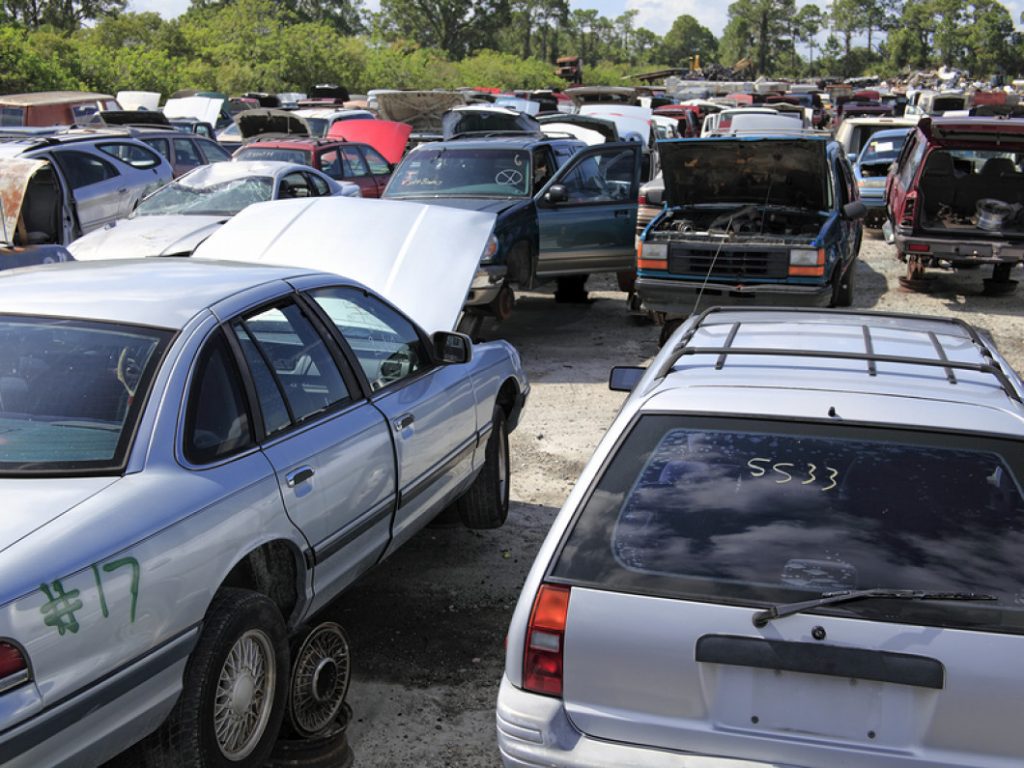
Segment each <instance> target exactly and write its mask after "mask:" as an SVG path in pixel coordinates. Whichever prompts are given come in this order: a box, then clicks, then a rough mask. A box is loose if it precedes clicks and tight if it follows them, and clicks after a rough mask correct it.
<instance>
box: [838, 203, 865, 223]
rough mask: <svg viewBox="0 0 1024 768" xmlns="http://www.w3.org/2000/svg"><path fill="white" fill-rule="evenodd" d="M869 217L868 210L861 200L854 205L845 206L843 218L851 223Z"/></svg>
mask: <svg viewBox="0 0 1024 768" xmlns="http://www.w3.org/2000/svg"><path fill="white" fill-rule="evenodd" d="M867 215H868V209H867V207H866V206H865V205H864V203H862V202H861V201H860V200H854V201H853V202H852V203H847V204H846V205H844V206H843V216H844V217H845V218H847V219H849V220H850V221H856V220H857V219H863V218H864V217H865V216H867Z"/></svg>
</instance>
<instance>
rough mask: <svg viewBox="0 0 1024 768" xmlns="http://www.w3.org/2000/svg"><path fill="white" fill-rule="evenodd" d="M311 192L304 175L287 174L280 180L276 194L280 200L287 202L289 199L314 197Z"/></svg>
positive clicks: (297, 173) (296, 173)
mask: <svg viewBox="0 0 1024 768" xmlns="http://www.w3.org/2000/svg"><path fill="white" fill-rule="evenodd" d="M314 196H315V195H314V194H313V190H311V189H310V188H309V180H308V179H307V177H306V174H304V173H299V172H298V171H296V172H295V173H289V174H288V175H287V176H285V177H284V178H283V179H281V186H280V189H279V192H278V197H279V198H281V199H282V200H287V199H288V198H291V197H314Z"/></svg>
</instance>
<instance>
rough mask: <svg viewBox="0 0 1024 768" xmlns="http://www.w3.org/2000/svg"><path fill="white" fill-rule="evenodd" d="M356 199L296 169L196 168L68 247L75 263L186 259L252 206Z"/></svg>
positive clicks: (249, 165)
mask: <svg viewBox="0 0 1024 768" xmlns="http://www.w3.org/2000/svg"><path fill="white" fill-rule="evenodd" d="M316 197H359V187H358V186H357V185H355V184H352V183H351V182H347V181H335V180H334V179H332V178H331V177H330V176H327V175H326V174H324V173H321V172H320V171H317V170H315V169H313V168H310V167H309V166H306V165H301V164H298V163H283V162H272V161H245V162H232V163H214V164H212V165H204V166H201V167H199V168H196V169H195V170H194V171H191V172H190V173H187V174H185V175H184V176H182V177H181V178H180V179H177V180H176V181H173V182H171V183H170V184H168V185H167V186H165V187H162V188H161V189H158V190H157V191H156V192H154V193H153V194H152V195H150V196H149V197H147V198H146V199H145V200H143V201H142V202H141V203H139V207H138V208H136V209H135V211H134V212H133V213H132V214H131V216H129V217H128V218H127V219H119V220H118V221H114V222H111V223H110V224H107V225H106V226H105V227H103V228H102V229H98V230H96V231H95V232H92V233H90V234H88V235H86V236H85V237H82V238H80V239H78V240H76V241H75V242H73V243H72V244H71V246H70V247H69V250H70V251H71V255H72V256H74V257H75V260H76V261H90V260H94V259H130V258H138V257H140V256H188V255H189V254H190V253H192V251H194V250H195V249H196V246H198V245H199V244H200V243H201V242H203V241H204V240H205V239H206V238H208V237H209V236H210V235H211V234H213V233H214V232H215V231H217V229H219V228H220V227H221V226H222V225H223V224H224V222H226V221H228V220H229V219H230V218H231V217H232V216H234V215H235V214H236V213H238V212H239V211H241V210H242V209H243V208H246V207H247V206H249V205H252V204H253V203H259V202H264V201H267V200H284V199H293V198H316Z"/></svg>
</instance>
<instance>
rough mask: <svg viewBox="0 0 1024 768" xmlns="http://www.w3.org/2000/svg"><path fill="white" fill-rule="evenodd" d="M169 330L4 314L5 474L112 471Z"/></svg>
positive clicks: (1, 424) (0, 445) (1, 450)
mask: <svg viewBox="0 0 1024 768" xmlns="http://www.w3.org/2000/svg"><path fill="white" fill-rule="evenodd" d="M170 336H171V334H170V332H168V331H158V330H153V329H149V328H138V327H134V326H124V325H115V324H112V323H111V324H108V323H95V322H88V321H84V320H58V319H51V318H28V317H2V318H0V366H2V371H3V375H2V376H0V435H2V438H0V473H2V474H19V473H25V472H56V471H67V470H90V471H104V470H115V469H117V468H118V467H120V466H121V465H122V464H123V463H124V457H125V455H126V453H127V450H128V445H129V443H130V441H131V438H132V435H133V433H134V431H135V422H136V421H137V419H138V415H139V411H140V410H141V405H142V403H143V402H145V399H146V395H147V393H148V389H149V385H150V382H151V380H152V378H153V374H154V372H155V370H156V367H157V365H158V364H159V360H160V357H161V355H162V353H163V350H164V348H165V346H166V344H167V342H168V340H169V339H170Z"/></svg>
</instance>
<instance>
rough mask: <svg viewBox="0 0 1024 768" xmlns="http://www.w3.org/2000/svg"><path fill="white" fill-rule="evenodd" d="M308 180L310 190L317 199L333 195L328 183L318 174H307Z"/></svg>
mask: <svg viewBox="0 0 1024 768" xmlns="http://www.w3.org/2000/svg"><path fill="white" fill-rule="evenodd" d="M306 178H307V179H309V186H310V189H312V191H313V194H314V195H316V196H317V197H327V196H328V195H329V194H331V188H330V187H328V186H327V182H326V181H324V180H323V179H321V178H320V177H319V176H317V175H316V174H313V173H307V174H306Z"/></svg>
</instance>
